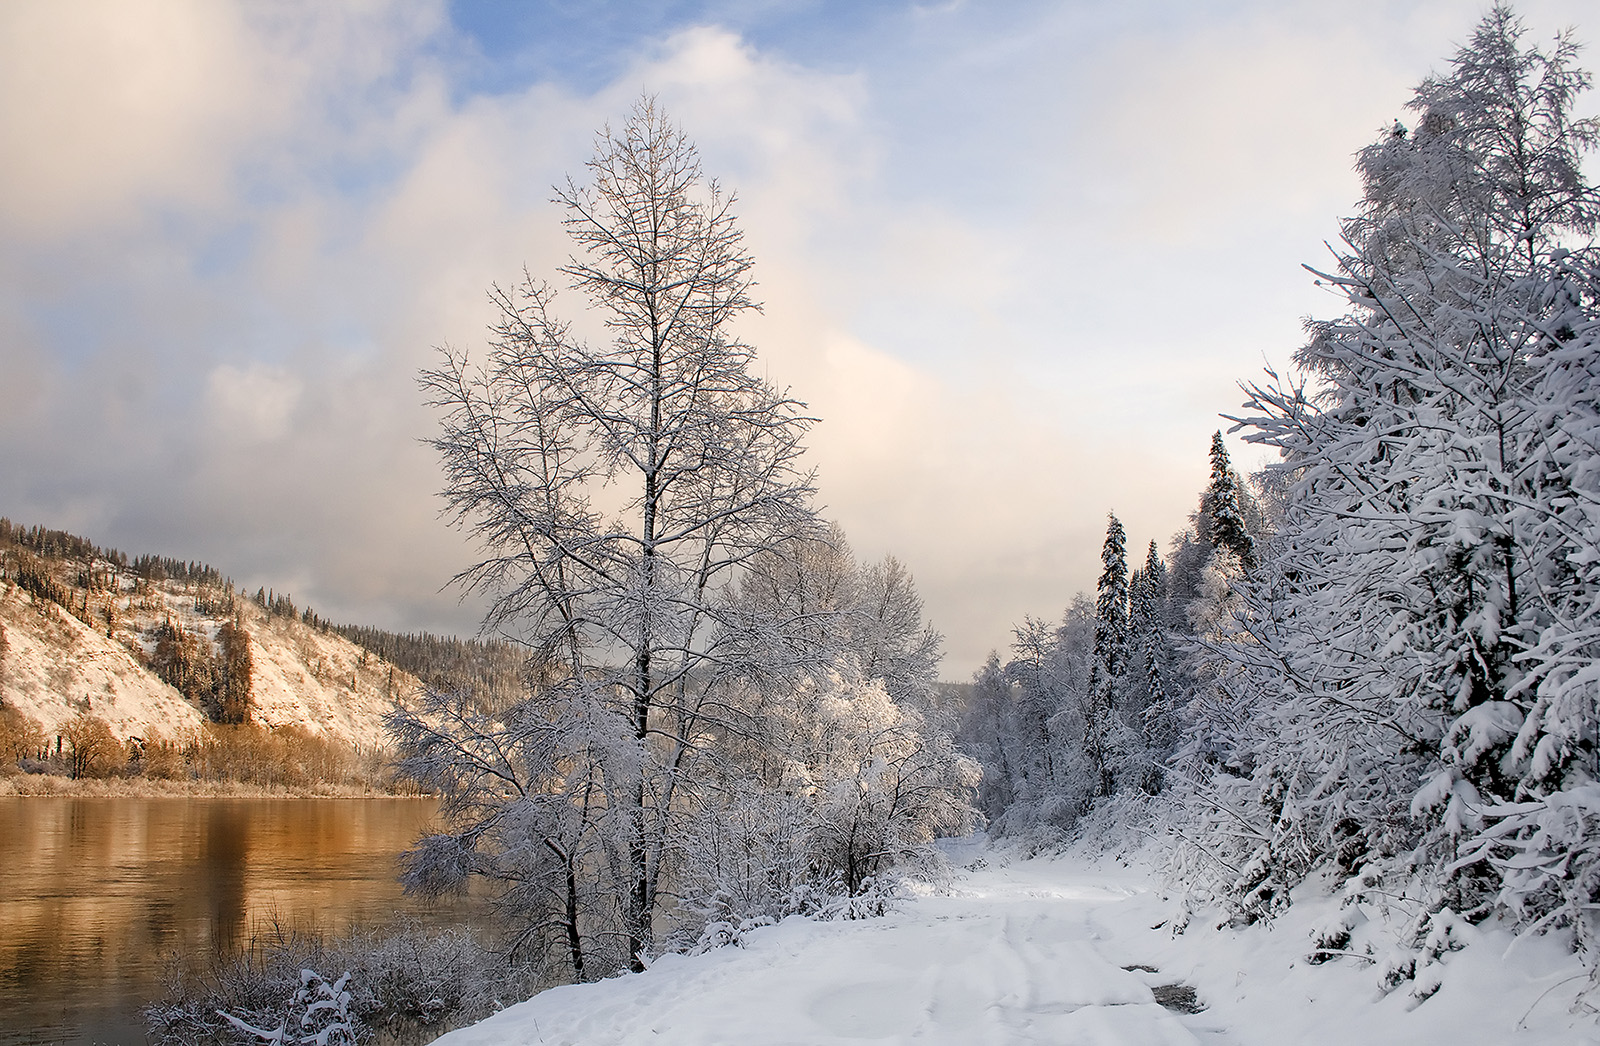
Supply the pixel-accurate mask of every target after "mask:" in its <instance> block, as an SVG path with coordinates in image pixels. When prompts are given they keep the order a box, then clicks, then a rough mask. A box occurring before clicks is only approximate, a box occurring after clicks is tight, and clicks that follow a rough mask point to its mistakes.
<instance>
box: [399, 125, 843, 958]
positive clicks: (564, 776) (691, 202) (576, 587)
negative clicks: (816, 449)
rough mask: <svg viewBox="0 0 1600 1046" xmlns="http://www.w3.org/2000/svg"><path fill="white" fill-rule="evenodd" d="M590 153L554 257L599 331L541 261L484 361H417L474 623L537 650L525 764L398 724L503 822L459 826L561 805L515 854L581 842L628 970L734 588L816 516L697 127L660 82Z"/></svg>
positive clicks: (714, 723) (721, 695)
mask: <svg viewBox="0 0 1600 1046" xmlns="http://www.w3.org/2000/svg"><path fill="white" fill-rule="evenodd" d="M588 173H589V176H590V182H589V184H587V185H584V186H579V185H577V184H575V183H573V182H571V181H569V182H568V183H567V185H566V186H565V187H564V188H561V189H559V190H558V191H557V199H558V202H559V203H560V204H561V205H562V207H563V208H564V209H565V211H566V217H565V219H564V224H565V226H566V229H567V232H568V235H569V236H570V237H571V238H572V241H573V244H574V246H575V248H576V252H577V253H576V254H575V256H574V257H573V258H572V260H571V261H570V262H569V263H568V264H567V265H566V266H563V267H562V268H561V270H560V271H561V274H562V275H563V276H564V277H565V278H566V280H567V281H568V283H569V285H570V286H571V288H572V289H573V290H575V291H577V292H578V293H579V294H580V295H582V296H583V297H584V298H586V299H587V301H588V303H589V305H590V306H591V307H592V308H593V309H594V310H595V311H596V312H597V313H598V315H599V316H600V318H601V319H602V320H603V321H604V324H605V330H606V332H607V334H608V337H609V340H608V341H606V342H604V343H602V344H593V343H590V342H589V341H586V340H584V339H582V338H580V337H578V336H576V335H575V334H574V333H573V332H572V330H571V329H570V328H569V327H568V326H567V325H566V324H565V323H563V322H562V321H560V320H559V319H557V318H556V315H555V313H554V311H553V310H554V304H555V302H554V299H555V293H554V292H553V291H552V290H551V289H550V288H549V287H548V286H546V285H544V284H542V283H539V282H537V281H535V280H533V279H532V278H528V279H525V280H524V282H523V283H522V284H521V285H520V286H519V287H518V288H517V289H516V290H515V291H506V290H501V289H499V288H496V289H495V290H494V291H493V292H492V295H491V296H492V299H493V301H494V304H495V306H496V308H497V309H498V310H499V313H500V316H499V319H498V321H497V323H496V324H495V325H494V328H493V331H494V335H495V341H494V343H493V346H492V349H491V351H490V353H489V355H488V358H487V360H486V361H485V362H484V363H483V364H482V365H481V366H477V365H474V364H473V363H472V362H470V361H469V359H468V358H467V356H466V355H465V354H464V353H461V352H456V351H450V350H446V351H445V352H444V353H443V359H442V362H441V364H440V366H439V367H438V368H437V369H434V370H430V371H427V372H425V373H424V375H423V377H422V384H423V387H424V389H425V390H426V392H427V395H428V398H429V400H430V402H431V403H432V404H433V405H434V406H435V407H437V408H439V409H440V410H441V411H442V413H443V427H442V432H441V434H440V435H439V436H438V437H437V438H436V439H434V440H433V441H432V442H433V445H434V447H435V448H436V449H437V451H438V452H439V454H440V457H441V459H442V461H443V465H444V469H445V473H446V485H445V490H444V497H445V499H446V502H447V504H448V506H449V511H450V513H451V514H452V515H453V517H454V519H455V520H456V522H457V523H458V524H459V525H461V526H463V527H465V528H467V529H468V530H469V531H470V533H471V534H472V535H473V536H474V537H475V538H476V539H477V541H478V543H479V546H480V548H481V549H482V554H483V558H482V559H481V560H480V561H479V562H478V563H477V564H476V565H474V566H473V567H471V568H470V569H469V570H467V571H466V572H464V573H463V574H462V575H461V576H460V577H459V578H458V580H459V581H460V582H461V583H462V584H464V585H466V586H468V587H469V588H471V589H474V590H478V591H481V592H483V593H485V594H487V595H488V596H489V597H490V598H491V603H490V609H489V613H488V618H487V620H486V624H485V627H486V628H487V629H489V630H494V631H499V632H503V633H505V634H507V635H509V636H512V637H514V638H516V639H517V640H518V641H520V642H522V643H524V644H526V646H527V648H528V649H529V651H530V652H531V655H532V662H531V663H532V667H533V671H534V673H535V675H536V678H535V680H534V681H533V683H532V686H531V696H529V697H528V698H527V704H526V707H524V708H522V709H516V710H511V709H500V708H496V709H488V710H486V712H487V713H488V714H489V715H490V716H491V718H492V720H493V721H495V722H501V723H514V724H518V725H516V726H513V727H510V728H506V727H495V726H493V725H492V724H488V723H486V724H485V725H484V729H485V730H486V731H488V732H489V733H488V735H487V736H491V737H493V738H496V739H498V740H500V741H503V742H505V743H507V744H511V743H515V744H526V745H528V746H530V747H529V748H528V749H527V750H526V751H525V752H522V753H520V754H517V755H512V756H509V757H508V758H510V759H511V760H512V761H514V762H520V763H521V764H522V765H525V766H526V767H527V768H528V770H527V774H522V773H520V772H519V773H518V774H517V775H509V776H504V777H502V778H499V779H497V777H496V773H495V772H494V771H491V770H486V769H481V768H479V767H478V766H477V765H476V764H475V763H473V762H472V760H471V759H470V758H467V757H464V756H462V755H461V753H460V751H459V750H460V748H461V745H459V744H452V743H450V742H449V741H446V742H444V743H435V740H434V739H432V737H431V734H430V731H431V730H432V729H433V725H432V724H431V723H430V722H429V721H428V714H429V711H430V710H429V709H419V710H417V712H416V713H415V714H402V715H401V716H400V717H398V718H397V721H396V727H397V730H398V731H399V735H400V738H401V741H402V746H403V749H404V751H405V753H406V758H407V763H406V765H407V766H408V767H409V768H410V769H411V770H412V771H413V772H415V773H416V774H418V775H420V776H423V777H424V778H425V779H430V780H438V781H441V782H450V781H454V780H462V781H467V780H470V781H472V782H474V783H473V784H472V785H471V787H472V788H475V789H479V790H480V791H479V795H478V797H477V798H474V799H473V800H472V801H471V802H472V803H473V804H476V805H477V806H478V807H479V808H480V809H481V810H482V812H483V813H484V815H485V816H487V817H488V820H487V821H486V820H485V819H484V817H474V816H464V819H463V820H460V821H458V822H456V825H457V829H458V831H457V833H456V835H455V838H456V839H457V841H458V842H459V844H460V845H461V847H463V848H466V847H470V846H471V845H475V844H476V843H478V842H480V841H486V837H485V836H484V835H483V834H482V833H483V831H484V829H483V827H482V826H483V825H484V824H485V823H493V824H495V825H499V824H501V823H502V822H503V821H505V820H506V819H507V818H512V817H513V813H512V811H514V810H518V809H520V808H522V807H526V806H532V807H536V808H541V809H542V808H543V807H546V806H550V807H552V810H555V809H557V808H558V809H559V812H558V813H556V812H551V813H550V814H549V817H546V816H545V815H544V814H537V815H536V816H534V817H533V820H534V821H535V822H536V823H537V827H536V828H532V827H530V834H529V835H528V838H527V840H526V841H525V842H524V843H523V844H521V845H523V847H524V849H525V850H526V853H527V858H526V859H527V860H530V861H531V860H532V859H533V854H534V853H536V852H537V851H539V850H540V849H543V850H545V851H546V852H549V853H551V854H552V855H553V856H556V857H557V859H558V860H561V861H567V860H574V859H580V858H577V857H575V856H574V855H575V854H577V853H583V854H587V855H591V856H585V857H582V858H581V860H583V861H584V862H586V863H585V864H584V867H583V868H582V871H583V873H584V876H585V877H586V878H587V879H588V880H589V881H590V882H593V883H596V884H598V888H597V890H596V895H595V897H594V899H593V900H594V902H595V904H596V906H597V909H603V911H599V912H597V919H598V930H599V932H601V933H606V934H609V933H611V932H613V931H615V932H617V933H619V934H620V937H619V940H620V942H621V943H622V947H621V948H620V949H614V950H616V951H620V952H621V953H622V956H623V957H624V959H625V960H626V961H631V962H632V963H633V964H634V965H635V966H637V965H639V963H640V962H641V960H642V957H643V956H644V955H645V954H646V953H647V952H648V951H649V950H650V948H651V946H652V940H653V932H654V931H653V923H654V920H655V918H656V916H657V915H658V913H659V911H660V909H661V906H662V903H663V895H662V893H661V882H662V875H663V874H664V872H665V870H666V869H667V868H669V867H671V866H672V864H673V863H674V861H675V859H676V851H677V848H678V847H679V845H680V843H681V840H682V838H683V835H684V820H685V817H686V816H687V814H686V811H691V810H693V809H694V808H696V807H697V806H698V805H699V804H700V803H701V802H702V801H704V800H703V797H701V796H699V795H697V794H696V792H697V788H698V783H699V780H700V775H699V773H698V770H699V767H700V765H701V763H702V761H703V760H704V759H705V757H706V754H707V748H708V745H711V744H713V743H714V741H715V739H716V738H717V737H718V736H719V734H720V733H721V732H723V731H725V730H726V729H728V728H729V726H730V722H729V715H728V707H729V704H730V697H731V695H733V694H734V693H736V692H737V689H738V687H739V686H741V685H743V681H742V678H741V677H742V676H743V674H744V671H745V667H746V666H745V664H744V663H743V661H742V659H741V657H740V656H739V654H738V652H739V651H742V650H748V649H750V646H751V644H750V642H749V641H748V635H747V634H746V633H747V631H748V629H749V628H750V627H751V622H750V621H749V620H748V619H747V618H746V616H745V615H743V614H742V613H740V612H739V611H738V609H737V608H735V607H734V606H733V602H734V601H733V600H732V599H731V597H730V593H732V592H733V591H734V589H735V588H736V583H737V580H738V578H739V577H740V575H741V574H742V573H743V572H744V570H745V568H746V565H747V564H749V563H751V562H752V561H754V560H755V559H756V558H758V557H760V556H762V555H764V554H767V553H770V552H772V551H773V550H776V549H780V548H782V547H784V546H785V544H786V543H788V542H792V541H793V540H795V539H796V538H797V537H802V536H805V535H808V534H810V533H812V532H813V530H814V528H815V522H814V518H813V515H812V509H811V495H812V480H811V476H810V474H809V473H808V472H807V471H806V470H805V469H804V467H803V466H802V464H801V461H800V455H801V451H802V444H801V440H802V437H803V436H804V434H805V432H806V429H807V427H808V425H809V422H808V420H807V418H806V417H805V416H804V414H803V413H802V407H801V405H800V404H799V403H797V402H795V401H794V400H793V399H791V398H789V397H788V396H787V395H785V394H784V393H783V392H781V391H779V390H777V389H774V388H773V387H771V386H770V385H768V384H767V383H766V382H765V381H763V380H762V379H760V378H758V377H757V376H756V375H755V374H753V373H752V366H751V364H752V361H753V360H754V350H753V349H752V348H751V347H750V346H748V345H746V344H744V343H742V342H740V341H739V340H738V339H737V338H736V337H735V336H734V334H733V332H732V326H731V325H732V324H733V322H734V321H735V320H736V319H737V318H738V317H739V316H740V315H741V314H743V313H745V312H747V311H749V310H751V309H753V308H755V307H756V306H755V302H754V301H753V300H752V298H751V297H750V286H751V283H750V268H751V264H752V263H751V259H750V257H749V255H747V254H746V253H745V252H744V248H743V245H742V238H741V234H740V231H739V229H738V227H737V225H736V223H735V220H734V214H733V202H734V201H733V197H732V196H731V195H729V194H728V193H726V192H724V191H723V190H722V189H721V188H720V187H719V186H718V185H717V184H716V183H715V182H714V181H710V180H708V179H706V178H705V177H704V176H703V175H702V173H701V169H700V161H699V157H698V154H697V152H696V150H695V148H694V146H693V145H692V144H691V143H690V142H689V140H688V139H687V138H686V137H685V136H684V135H683V133H682V132H681V131H680V130H679V129H678V128H677V127H675V126H674V125H673V124H671V123H670V122H669V121H668V120H667V118H666V117H665V115H664V114H663V113H662V112H661V111H660V109H659V108H658V107H657V106H656V105H655V104H654V103H653V101H651V100H648V99H647V100H645V101H643V102H641V103H640V104H639V105H638V106H637V107H636V108H635V110H634V111H633V113H632V114H631V115H630V117H629V118H628V119H627V121H626V122H625V123H624V124H623V126H622V127H621V128H620V129H619V130H617V131H616V132H611V131H609V130H608V131H606V132H604V133H602V134H601V136H600V137H599V139H598V142H597V147H596V153H595V156H594V158H593V159H592V160H590V161H589V164H588ZM542 723H549V724H550V725H551V727H552V728H553V729H546V728H545V726H544V725H541V724H542ZM462 728H463V729H476V728H475V727H469V726H466V725H463V727H462ZM507 729H509V730H510V733H509V734H508V733H506V730H507ZM454 740H456V741H461V740H463V739H461V738H455V739H454ZM469 747H470V746H469ZM463 758H467V763H468V764H470V768H469V769H466V770H462V771H457V770H456V769H455V768H454V767H455V761H456V760H458V759H463ZM575 790H578V791H579V792H581V796H580V795H575V794H574V793H575ZM552 794H559V795H561V796H562V797H564V798H563V800H562V801H559V802H555V803H554V804H551V803H547V802H546V801H545V797H546V796H548V795H552ZM491 797H493V798H491ZM496 801H498V803H499V804H500V805H499V807H498V808H495V807H494V802H496ZM575 804H576V806H575ZM574 808H576V809H577V810H579V811H580V813H579V814H577V815H576V816H578V817H579V820H578V822H576V823H573V824H569V818H571V817H572V816H574V814H573V810H574ZM488 815H492V816H488ZM519 816H520V815H519ZM551 819H553V821H552V820H551ZM558 829H559V830H558ZM541 836H548V837H549V838H550V839H553V840H555V845H556V846H557V847H559V848H560V850H561V852H562V853H563V854H565V855H566V856H564V857H562V856H559V855H555V850H554V848H553V847H551V846H548V845H546V843H545V841H544V840H543V839H541V838H540V837H541ZM580 842H581V843H582V846H581V847H579V843H580ZM575 848H576V849H575ZM602 972H603V971H602Z"/></svg>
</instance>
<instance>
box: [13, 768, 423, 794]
mask: <svg viewBox="0 0 1600 1046" xmlns="http://www.w3.org/2000/svg"><path fill="white" fill-rule="evenodd" d="M8 796H57V797H66V798H73V797H105V798H124V799H161V798H175V799H421V798H429V797H427V796H422V795H418V794H417V793H416V792H395V791H386V790H384V789H381V788H373V787H371V786H366V785H347V784H335V783H327V784H311V785H297V786H290V785H277V784H272V785H260V784H251V783H249V782H245V781H200V780H187V781H185V780H162V779H159V778H150V777H101V778H79V779H76V780H75V779H73V778H71V777H64V776H61V775H57V774H7V775H4V776H0V797H8Z"/></svg>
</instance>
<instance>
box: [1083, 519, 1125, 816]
mask: <svg viewBox="0 0 1600 1046" xmlns="http://www.w3.org/2000/svg"><path fill="white" fill-rule="evenodd" d="M1106 520H1107V522H1106V540H1105V544H1104V545H1103V546H1102V547H1101V550H1100V565H1101V570H1100V581H1099V584H1098V585H1097V586H1096V590H1095V603H1094V621H1095V624H1094V661H1093V663H1092V666H1091V668H1090V675H1089V704H1088V710H1087V715H1086V716H1085V718H1086V722H1085V724H1084V750H1085V752H1086V753H1087V754H1088V757H1089V762H1090V764H1091V765H1092V766H1093V768H1094V772H1095V776H1096V779H1097V782H1098V783H1097V785H1096V794H1097V795H1110V794H1111V793H1112V792H1113V791H1114V790H1115V788H1116V781H1115V777H1114V775H1113V773H1112V769H1111V746H1112V743H1113V733H1114V731H1115V727H1116V712H1117V690H1118V684H1119V683H1120V681H1121V679H1122V675H1123V671H1124V669H1125V667H1126V660H1127V647H1128V557H1127V547H1126V546H1127V537H1126V534H1125V533H1124V531H1123V529H1122V523H1121V522H1120V521H1119V520H1118V519H1117V517H1116V516H1115V515H1114V514H1110V515H1107V517H1106Z"/></svg>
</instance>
